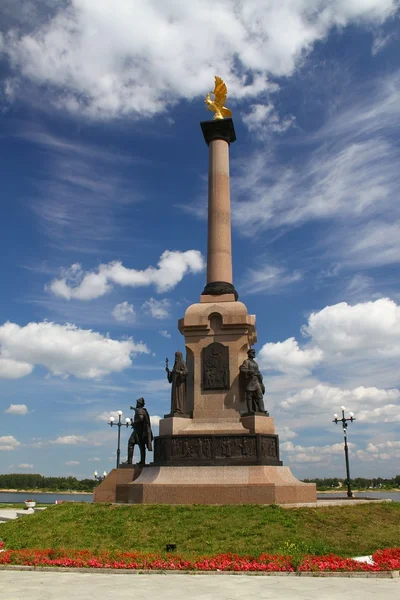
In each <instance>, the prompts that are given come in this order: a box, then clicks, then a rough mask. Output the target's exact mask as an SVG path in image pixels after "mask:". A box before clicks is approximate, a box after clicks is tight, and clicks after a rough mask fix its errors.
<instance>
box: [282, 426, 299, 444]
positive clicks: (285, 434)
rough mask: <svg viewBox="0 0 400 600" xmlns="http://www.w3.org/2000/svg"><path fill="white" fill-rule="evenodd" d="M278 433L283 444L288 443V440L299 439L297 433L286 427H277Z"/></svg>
mask: <svg viewBox="0 0 400 600" xmlns="http://www.w3.org/2000/svg"><path fill="white" fill-rule="evenodd" d="M277 433H278V435H279V440H280V441H281V442H286V441H287V440H292V439H293V438H295V437H297V433H296V432H295V431H293V429H290V427H287V426H286V425H285V426H283V427H277Z"/></svg>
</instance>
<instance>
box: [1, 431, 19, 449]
mask: <svg viewBox="0 0 400 600" xmlns="http://www.w3.org/2000/svg"><path fill="white" fill-rule="evenodd" d="M20 445H21V442H19V441H18V440H16V439H15V437H14V436H13V435H3V436H0V450H15V449H16V448H17V447H18V446H20Z"/></svg>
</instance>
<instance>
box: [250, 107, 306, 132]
mask: <svg viewBox="0 0 400 600" xmlns="http://www.w3.org/2000/svg"><path fill="white" fill-rule="evenodd" d="M242 119H243V122H244V124H245V125H246V126H247V128H248V130H249V131H250V132H251V133H253V134H255V135H256V136H257V137H258V138H261V139H264V138H265V137H266V136H267V135H268V134H269V133H283V132H285V131H286V130H287V129H289V127H291V126H292V125H293V123H294V120H295V119H294V117H293V116H286V117H284V118H283V119H281V118H280V117H279V115H278V113H277V111H276V109H275V107H274V106H273V104H272V103H268V104H252V105H251V106H250V112H248V113H247V114H245V115H243V116H242Z"/></svg>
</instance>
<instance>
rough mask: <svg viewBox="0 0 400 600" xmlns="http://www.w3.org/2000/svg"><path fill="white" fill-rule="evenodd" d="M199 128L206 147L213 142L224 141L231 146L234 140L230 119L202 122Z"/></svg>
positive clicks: (234, 134) (233, 129) (233, 130)
mask: <svg viewBox="0 0 400 600" xmlns="http://www.w3.org/2000/svg"><path fill="white" fill-rule="evenodd" d="M200 126H201V130H202V132H203V135H204V139H205V141H206V144H207V145H209V144H210V142H213V141H214V140H224V141H225V142H227V143H228V144H232V143H233V142H234V141H235V140H236V133H235V128H234V126H233V121H232V119H230V118H229V119H216V120H215V121H202V122H201V123H200Z"/></svg>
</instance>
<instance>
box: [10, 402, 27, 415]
mask: <svg viewBox="0 0 400 600" xmlns="http://www.w3.org/2000/svg"><path fill="white" fill-rule="evenodd" d="M4 412H5V413H8V414H9V415H26V414H27V413H28V407H27V405H26V404H10V406H9V407H8V408H7V409H6V410H5V411H4Z"/></svg>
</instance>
